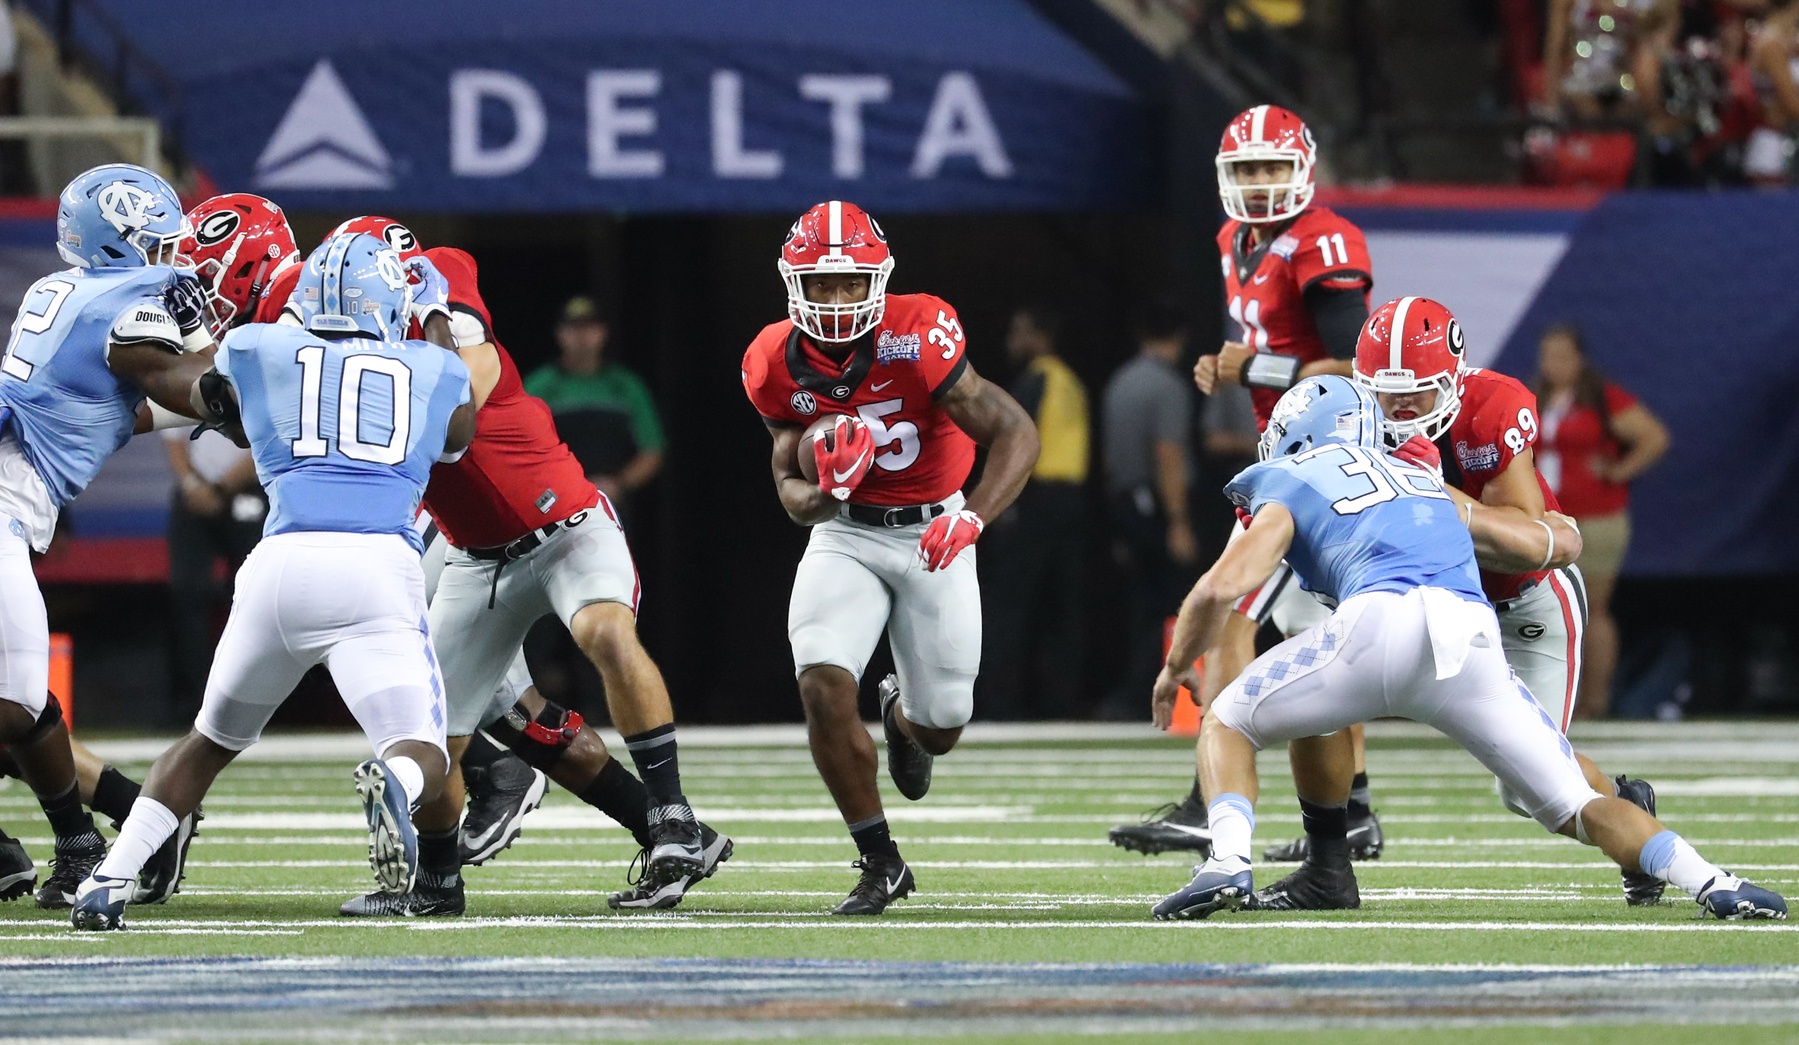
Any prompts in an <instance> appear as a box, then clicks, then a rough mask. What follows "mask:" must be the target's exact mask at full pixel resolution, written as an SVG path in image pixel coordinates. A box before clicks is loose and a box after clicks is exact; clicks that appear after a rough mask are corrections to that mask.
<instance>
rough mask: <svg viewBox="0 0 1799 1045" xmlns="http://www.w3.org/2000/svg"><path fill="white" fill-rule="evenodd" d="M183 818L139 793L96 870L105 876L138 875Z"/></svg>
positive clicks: (133, 876)
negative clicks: (109, 849) (108, 850)
mask: <svg viewBox="0 0 1799 1045" xmlns="http://www.w3.org/2000/svg"><path fill="white" fill-rule="evenodd" d="M180 824H181V818H180V817H178V816H176V815H175V814H174V813H172V812H170V811H169V807H168V806H165V805H163V804H162V803H161V802H158V801H157V800H156V799H154V798H146V797H144V796H143V795H139V796H138V799H137V801H136V802H133V803H132V804H131V815H130V816H128V817H126V818H125V826H124V827H122V828H120V829H119V837H118V838H116V839H114V840H113V843H112V850H111V851H110V852H108V853H107V854H106V859H104V860H102V861H100V866H99V867H96V868H94V873H95V874H97V875H101V876H103V877H106V878H136V877H137V875H138V872H139V871H142V870H143V869H144V865H145V864H147V863H149V862H150V858H151V857H152V856H155V855H156V851H157V850H158V849H161V848H162V844H163V843H164V842H166V841H168V840H169V836H170V835H172V834H174V833H175V828H176V827H178V826H180Z"/></svg>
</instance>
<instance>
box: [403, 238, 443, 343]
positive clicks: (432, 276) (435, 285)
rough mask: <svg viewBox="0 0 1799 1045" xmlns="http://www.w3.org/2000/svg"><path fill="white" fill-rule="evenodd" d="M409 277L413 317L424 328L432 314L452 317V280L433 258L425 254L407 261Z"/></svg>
mask: <svg viewBox="0 0 1799 1045" xmlns="http://www.w3.org/2000/svg"><path fill="white" fill-rule="evenodd" d="M406 274H407V279H408V280H409V281H410V282H411V283H412V318H413V319H416V320H418V324H419V329H421V330H423V329H424V327H425V321H426V320H429V319H430V318H431V317H432V316H442V317H444V318H445V319H449V318H450V281H449V280H447V279H445V278H444V274H443V273H442V272H439V271H438V270H437V266H436V265H433V264H432V263H431V259H430V258H427V257H425V256H423V255H420V256H419V257H416V258H413V259H412V260H411V261H408V262H407V263H406Z"/></svg>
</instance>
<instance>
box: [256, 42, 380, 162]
mask: <svg viewBox="0 0 1799 1045" xmlns="http://www.w3.org/2000/svg"><path fill="white" fill-rule="evenodd" d="M392 167H393V161H392V159H390V158H389V157H388V155H387V150H386V149H385V148H383V147H382V145H381V139H379V138H377V137H375V130H374V128H372V127H370V126H369V121H368V118H367V117H365V116H363V115H362V109H361V108H359V107H358V106H357V104H356V99H355V98H352V97H351V96H350V91H349V89H348V88H347V87H345V86H344V81H343V78H342V77H340V76H338V75H337V70H336V69H334V68H333V67H332V65H331V60H330V59H328V58H321V59H319V64H317V65H315V66H313V67H312V72H311V73H310V74H308V75H307V77H306V82H305V83H304V84H303V85H301V87H300V93H299V94H297V95H295V96H294V101H293V104H292V105H289V106H288V107H287V115H285V116H283V117H282V118H281V123H280V125H279V126H277V127H276V128H275V133H274V135H273V136H272V137H271V138H269V143H268V144H267V145H265V146H263V150H262V155H261V156H260V157H258V158H257V160H256V183H257V184H258V185H261V186H263V187H266V188H271V189H391V188H393V184H394V180H393V173H392Z"/></svg>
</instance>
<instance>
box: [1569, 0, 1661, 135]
mask: <svg viewBox="0 0 1799 1045" xmlns="http://www.w3.org/2000/svg"><path fill="white" fill-rule="evenodd" d="M1679 16H1680V11H1679V5H1678V3H1677V2H1676V0H1623V2H1622V3H1620V2H1619V0H1550V4H1549V15H1548V21H1547V25H1546V31H1545V32H1544V34H1543V102H1544V104H1545V105H1546V106H1547V107H1548V108H1549V109H1551V110H1563V109H1565V110H1566V111H1568V112H1570V113H1571V114H1572V115H1575V116H1578V117H1582V118H1586V119H1594V118H1597V117H1601V116H1617V117H1629V116H1642V115H1646V113H1647V111H1648V110H1649V109H1651V108H1653V107H1654V106H1655V104H1656V102H1655V99H1654V94H1653V89H1652V91H1651V93H1650V94H1649V95H1648V96H1646V95H1645V94H1644V92H1643V91H1642V90H1641V89H1640V88H1642V87H1643V86H1645V85H1646V84H1647V85H1651V86H1652V85H1653V84H1654V83H1655V82H1656V81H1658V80H1659V78H1660V67H1661V60H1662V51H1663V50H1664V49H1665V47H1666V45H1667V43H1668V41H1669V39H1670V38H1671V31H1670V27H1671V26H1672V25H1674V24H1675V23H1677V22H1678V21H1679ZM1658 43H1659V44H1660V45H1661V46H1660V47H1659V48H1658V46H1657V45H1658Z"/></svg>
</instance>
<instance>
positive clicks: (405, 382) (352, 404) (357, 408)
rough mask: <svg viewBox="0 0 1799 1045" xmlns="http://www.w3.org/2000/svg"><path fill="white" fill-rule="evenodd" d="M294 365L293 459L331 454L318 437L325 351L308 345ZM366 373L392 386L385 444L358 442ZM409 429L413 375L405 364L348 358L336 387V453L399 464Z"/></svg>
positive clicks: (376, 357) (410, 423)
mask: <svg viewBox="0 0 1799 1045" xmlns="http://www.w3.org/2000/svg"><path fill="white" fill-rule="evenodd" d="M294 361H295V362H296V363H298V364H299V365H300V438H298V439H295V440H293V443H292V446H293V454H294V456H295V457H323V456H325V455H326V454H327V453H329V452H330V449H331V448H330V445H329V444H327V443H326V442H325V440H324V438H323V437H321V436H320V435H319V414H320V409H321V404H320V393H321V392H322V391H323V390H324V384H325V346H324V345H307V346H306V347H305V348H302V349H301V350H300V351H299V352H298V353H297V355H296V358H295V360H294ZM370 373H375V374H382V375H384V376H386V377H388V378H390V379H392V380H393V384H394V394H393V416H392V417H390V418H388V419H387V427H388V436H387V441H386V442H380V443H365V442H363V441H362V386H363V378H365V377H367V376H368V375H369V374H370ZM371 420H373V419H371ZM376 423H377V424H379V423H380V422H379V421H377V422H376ZM411 430H412V371H411V370H410V369H408V368H407V366H406V364H405V363H402V362H400V361H399V360H397V359H391V358H389V357H387V356H363V355H356V356H346V357H345V358H344V372H343V376H342V377H341V378H340V379H339V380H338V383H337V449H338V450H339V451H340V452H341V453H342V454H343V455H344V456H345V457H348V458H350V459H352V460H356V461H367V462H369V463H370V464H399V463H400V462H401V461H404V460H405V459H406V445H407V436H409V435H410V434H411Z"/></svg>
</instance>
